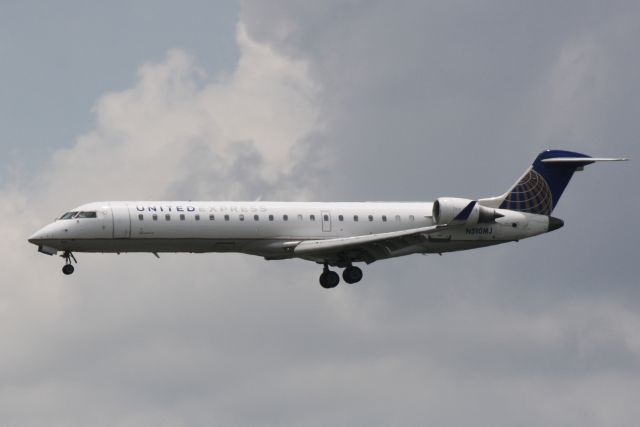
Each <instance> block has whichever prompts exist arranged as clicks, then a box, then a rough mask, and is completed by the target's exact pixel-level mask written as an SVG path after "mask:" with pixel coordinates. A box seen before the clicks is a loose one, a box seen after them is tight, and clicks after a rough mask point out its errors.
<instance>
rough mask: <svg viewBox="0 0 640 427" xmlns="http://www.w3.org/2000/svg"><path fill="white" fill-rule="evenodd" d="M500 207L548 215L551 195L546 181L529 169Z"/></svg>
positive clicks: (551, 202)
mask: <svg viewBox="0 0 640 427" xmlns="http://www.w3.org/2000/svg"><path fill="white" fill-rule="evenodd" d="M500 208H502V209H511V210H514V211H519V212H529V213H534V214H540V215H550V214H551V211H552V210H553V197H552V196H551V189H550V188H549V184H547V181H546V180H545V179H544V178H543V177H542V175H540V174H539V173H538V172H536V171H535V170H533V169H531V170H529V172H527V174H526V175H525V176H524V177H523V178H522V179H521V180H520V182H518V183H517V184H516V186H515V187H513V189H512V190H511V192H510V193H509V194H508V195H507V197H506V198H505V199H504V201H503V202H502V204H501V205H500Z"/></svg>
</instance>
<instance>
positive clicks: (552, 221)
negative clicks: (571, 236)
mask: <svg viewBox="0 0 640 427" xmlns="http://www.w3.org/2000/svg"><path fill="white" fill-rule="evenodd" d="M563 225H564V221H563V220H561V219H560V218H556V217H553V216H550V217H549V231H553V230H557V229H558V228H560V227H562V226H563Z"/></svg>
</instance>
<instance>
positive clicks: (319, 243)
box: [293, 225, 449, 258]
mask: <svg viewBox="0 0 640 427" xmlns="http://www.w3.org/2000/svg"><path fill="white" fill-rule="evenodd" d="M445 228H449V226H447V225H434V226H429V227H419V228H411V229H408V230H400V231H391V232H388V233H377V234H365V235H361V236H353V237H340V238H335V239H322V240H305V241H303V242H300V243H299V244H298V245H296V246H295V247H294V249H293V252H294V254H296V255H298V256H314V255H318V254H325V253H339V252H347V251H350V250H361V251H365V252H367V253H369V254H370V255H371V256H372V257H374V258H382V257H385V256H388V255H389V254H390V253H391V252H392V251H394V250H399V249H402V248H405V247H407V246H411V245H415V244H418V243H421V242H424V241H425V240H426V239H427V235H428V234H431V233H434V232H439V231H441V230H443V229H445Z"/></svg>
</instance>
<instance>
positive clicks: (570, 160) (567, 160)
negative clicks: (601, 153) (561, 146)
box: [541, 157, 629, 164]
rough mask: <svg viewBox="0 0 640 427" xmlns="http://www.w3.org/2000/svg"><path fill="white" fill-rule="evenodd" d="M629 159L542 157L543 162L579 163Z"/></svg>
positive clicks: (625, 159)
mask: <svg viewBox="0 0 640 427" xmlns="http://www.w3.org/2000/svg"><path fill="white" fill-rule="evenodd" d="M627 160H629V159H628V158H626V157H552V158H550V159H542V160H541V162H542V163H574V164H575V163H578V164H590V163H593V162H625V161H627Z"/></svg>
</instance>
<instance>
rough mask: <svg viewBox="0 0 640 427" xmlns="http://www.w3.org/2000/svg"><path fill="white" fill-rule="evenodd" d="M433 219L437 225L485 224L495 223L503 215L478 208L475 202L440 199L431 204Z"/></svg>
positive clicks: (484, 207)
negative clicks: (457, 223) (459, 223)
mask: <svg viewBox="0 0 640 427" xmlns="http://www.w3.org/2000/svg"><path fill="white" fill-rule="evenodd" d="M432 214H433V219H434V220H435V221H436V224H438V225H444V224H451V223H456V222H465V223H467V224H486V223H492V222H495V220H496V219H497V218H500V217H502V216H504V215H502V214H501V213H498V212H496V210H495V209H492V208H488V207H486V206H480V205H479V204H478V202H477V201H475V200H470V199H458V198H454V197H440V198H438V199H436V201H435V202H433V212H432Z"/></svg>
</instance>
